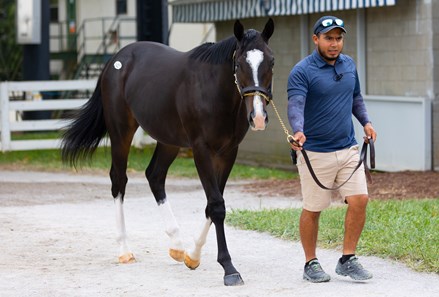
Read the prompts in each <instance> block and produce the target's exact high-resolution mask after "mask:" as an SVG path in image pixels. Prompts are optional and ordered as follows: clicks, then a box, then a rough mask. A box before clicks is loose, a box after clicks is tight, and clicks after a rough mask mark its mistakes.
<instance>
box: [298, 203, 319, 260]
mask: <svg viewBox="0 0 439 297" xmlns="http://www.w3.org/2000/svg"><path fill="white" fill-rule="evenodd" d="M319 217H320V212H313V211H308V210H306V209H303V210H302V215H301V216H300V224H299V229H300V241H301V242H302V247H303V251H304V252H305V259H306V262H308V261H310V260H312V259H315V258H317V257H316V246H317V235H318V232H319Z"/></svg>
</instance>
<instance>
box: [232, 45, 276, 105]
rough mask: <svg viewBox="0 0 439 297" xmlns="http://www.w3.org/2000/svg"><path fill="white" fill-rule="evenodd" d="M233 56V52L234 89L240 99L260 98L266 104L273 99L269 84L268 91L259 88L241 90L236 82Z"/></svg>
mask: <svg viewBox="0 0 439 297" xmlns="http://www.w3.org/2000/svg"><path fill="white" fill-rule="evenodd" d="M235 54H236V51H234V52H233V76H234V77H235V84H236V88H237V89H238V93H239V94H240V95H241V98H242V99H244V98H245V97H248V96H261V97H262V98H264V99H265V101H267V104H268V103H270V101H271V100H272V99H273V94H272V93H271V84H270V87H269V88H268V89H266V88H264V87H260V86H248V87H245V88H241V86H240V83H239V81H238V76H237V75H236V63H235Z"/></svg>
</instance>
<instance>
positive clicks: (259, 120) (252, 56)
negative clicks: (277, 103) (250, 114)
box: [246, 49, 265, 130]
mask: <svg viewBox="0 0 439 297" xmlns="http://www.w3.org/2000/svg"><path fill="white" fill-rule="evenodd" d="M263 60H264V53H263V52H262V51H260V50H258V49H253V50H251V51H248V52H247V58H246V61H247V63H248V64H249V65H250V68H251V69H252V73H253V81H254V84H255V86H256V87H258V86H259V80H258V69H259V65H261V63H262V61H263ZM262 100H263V99H262V98H261V96H259V95H256V96H254V99H253V110H254V113H255V117H254V118H253V122H254V124H255V127H252V129H253V130H264V129H265V115H264V109H263V107H264V105H263V102H262Z"/></svg>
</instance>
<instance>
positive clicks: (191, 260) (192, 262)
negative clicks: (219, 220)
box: [184, 218, 212, 269]
mask: <svg viewBox="0 0 439 297" xmlns="http://www.w3.org/2000/svg"><path fill="white" fill-rule="evenodd" d="M210 225H212V220H211V219H209V218H208V219H206V222H205V223H204V226H203V229H202V230H201V234H200V236H199V237H198V238H195V239H194V243H195V246H194V248H193V249H192V250H190V251H189V252H187V253H186V255H185V257H184V264H186V266H187V267H189V268H190V269H196V268H197V267H198V266H199V265H200V259H201V249H202V248H203V246H204V244H205V243H206V238H207V234H209V229H210Z"/></svg>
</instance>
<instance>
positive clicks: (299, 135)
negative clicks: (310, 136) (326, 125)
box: [291, 132, 306, 151]
mask: <svg viewBox="0 0 439 297" xmlns="http://www.w3.org/2000/svg"><path fill="white" fill-rule="evenodd" d="M293 139H294V140H295V142H292V143H291V148H292V149H293V150H295V151H300V150H302V146H303V144H304V143H305V141H306V137H305V134H303V132H296V133H294V135H293Z"/></svg>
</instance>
